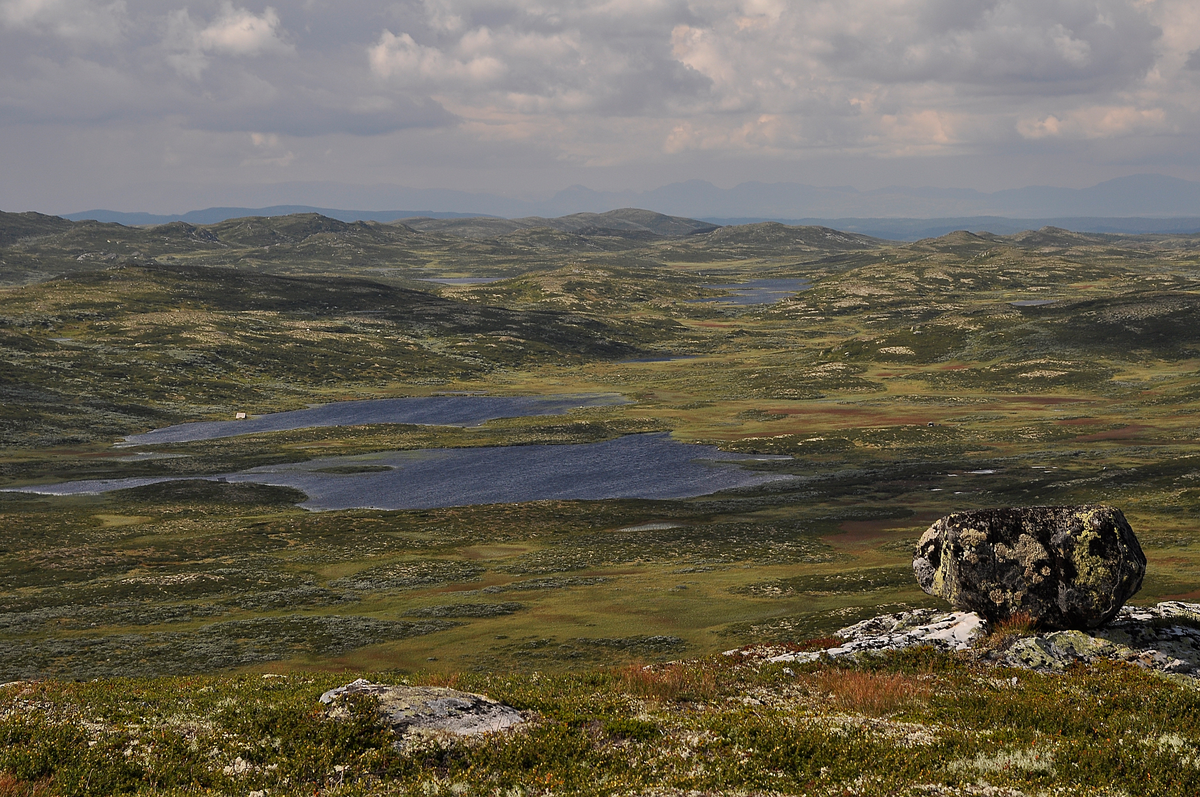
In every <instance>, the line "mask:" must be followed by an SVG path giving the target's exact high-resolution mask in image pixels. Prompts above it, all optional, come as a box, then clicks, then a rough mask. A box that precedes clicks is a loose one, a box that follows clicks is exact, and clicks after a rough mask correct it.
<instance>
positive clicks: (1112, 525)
mask: <svg viewBox="0 0 1200 797" xmlns="http://www.w3.org/2000/svg"><path fill="white" fill-rule="evenodd" d="M913 573H914V574H915V575H916V577H917V583H919V584H920V585H921V589H923V590H925V591H926V592H928V593H929V594H930V595H937V596H939V597H941V598H945V599H946V600H948V601H949V602H950V603H951V605H952V606H953V607H954V608H955V609H958V610H961V611H972V612H978V613H979V614H980V615H982V616H983V617H984V618H986V619H987V620H988V621H989V622H993V623H994V622H997V621H1000V620H1004V619H1006V618H1008V617H1010V616H1012V615H1014V614H1018V613H1028V614H1029V615H1031V616H1032V617H1033V618H1034V619H1035V620H1037V621H1038V623H1039V624H1040V626H1041V627H1043V628H1058V629H1079V630H1082V629H1087V628H1096V627H1098V626H1101V625H1103V624H1104V623H1106V622H1108V621H1109V620H1111V619H1112V618H1113V617H1115V616H1116V614H1117V612H1118V611H1119V610H1120V608H1121V606H1122V605H1124V603H1125V601H1126V600H1128V599H1129V598H1130V597H1131V596H1132V595H1133V594H1134V593H1136V592H1137V591H1138V590H1139V589H1140V588H1141V586H1142V577H1143V576H1144V575H1145V573H1146V556H1145V554H1143V553H1142V549H1141V546H1139V545H1138V541H1137V537H1135V536H1134V534H1133V530H1132V529H1131V528H1130V527H1129V523H1128V522H1126V520H1125V516H1124V515H1122V514H1121V510H1119V509H1115V508H1113V507H1109V506H1101V505H1087V506H1036V507H1017V508H1010V509H984V510H979V511H976V512H958V513H955V514H953V515H947V516H946V517H944V518H942V519H941V520H939V521H937V522H936V523H934V524H933V525H932V526H931V527H930V528H929V530H928V531H927V532H925V534H924V536H922V537H921V540H920V542H918V543H917V550H916V553H915V554H914V556H913Z"/></svg>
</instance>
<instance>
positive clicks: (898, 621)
mask: <svg viewBox="0 0 1200 797" xmlns="http://www.w3.org/2000/svg"><path fill="white" fill-rule="evenodd" d="M986 631H987V623H986V622H984V620H983V618H981V617H980V616H979V615H977V614H975V613H973V612H935V611H933V610H932V609H917V610H915V611H911V612H901V613H899V614H884V615H880V616H879V617H872V618H871V619H869V620H863V621H862V622H861V623H855V624H854V625H852V626H849V627H847V628H843V629H842V630H841V631H838V632H837V635H838V636H839V637H841V638H842V639H843V640H845V641H844V642H843V643H842V644H840V645H838V646H837V647H832V648H825V649H824V650H821V651H801V652H788V653H780V654H775V655H769V656H767V661H769V662H791V661H794V662H798V663H801V664H803V663H805V662H810V661H816V660H817V659H820V658H822V657H829V658H834V659H836V658H840V657H842V656H851V655H854V654H859V653H870V652H883V651H888V650H902V649H904V648H908V647H912V646H914V645H932V646H934V647H939V648H941V649H943V650H951V651H962V650H969V649H970V647H971V645H972V644H974V642H975V640H977V639H978V638H979V637H981V636H983V635H984V633H986ZM735 653H738V651H736V650H731V651H726V655H732V654H735Z"/></svg>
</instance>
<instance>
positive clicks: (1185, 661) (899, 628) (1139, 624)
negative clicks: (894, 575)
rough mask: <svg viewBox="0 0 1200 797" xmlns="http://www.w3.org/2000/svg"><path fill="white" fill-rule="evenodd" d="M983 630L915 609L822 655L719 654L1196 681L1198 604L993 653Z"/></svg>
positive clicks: (966, 615)
mask: <svg viewBox="0 0 1200 797" xmlns="http://www.w3.org/2000/svg"><path fill="white" fill-rule="evenodd" d="M987 631H988V627H987V621H985V620H984V619H983V618H981V617H980V616H979V615H977V614H974V613H972V612H950V613H938V612H935V611H933V610H932V609H916V610H914V611H908V612H900V613H898V614H884V615H880V616H879V617H873V618H871V619H870V620H864V621H862V622H861V623H857V624H855V625H852V626H848V627H846V628H843V629H842V630H840V631H838V632H837V636H838V637H840V638H841V639H842V642H841V643H840V644H839V645H837V646H835V647H830V648H825V649H824V650H819V651H803V652H795V651H781V650H779V649H778V648H776V647H773V646H769V645H763V646H758V647H755V648H738V649H737V650H730V651H726V655H729V656H733V655H736V656H738V657H740V658H741V660H742V661H755V660H757V661H761V662H765V663H774V662H794V663H797V664H805V663H808V662H813V661H818V660H820V659H827V658H832V659H837V658H842V657H849V658H851V659H853V658H857V657H860V656H863V655H868V656H869V655H871V654H877V653H884V652H887V651H896V650H903V649H904V648H909V647H913V646H915V645H932V646H935V647H940V648H942V649H943V650H948V651H954V652H957V653H959V654H960V655H963V656H968V657H970V658H973V659H975V660H977V661H981V662H984V663H988V664H993V665H999V666H1004V667H1017V668H1020V669H1025V670H1038V671H1041V672H1063V671H1065V670H1066V669H1067V668H1069V667H1070V666H1071V665H1073V664H1091V663H1094V662H1097V661H1101V660H1107V661H1119V662H1127V663H1129V664H1134V665H1137V666H1139V667H1142V668H1144V669H1147V670H1153V671H1155V672H1159V673H1163V674H1164V675H1167V676H1176V677H1178V676H1185V677H1187V678H1189V679H1200V604H1195V603H1182V602H1179V601H1165V602H1163V603H1160V604H1158V605H1157V606H1150V607H1132V606H1125V607H1122V608H1121V610H1120V611H1118V612H1117V616H1116V617H1114V618H1113V619H1112V620H1111V621H1110V622H1109V623H1108V624H1107V625H1105V626H1104V627H1102V628H1098V629H1094V630H1092V631H1078V630H1066V631H1044V632H1040V633H1030V634H1028V635H1027V636H1022V637H1018V638H1013V639H1009V640H1006V642H1005V644H1003V645H1000V646H995V647H994V646H992V645H990V644H989V638H988V637H987ZM1013 683H1014V685H1015V683H1016V681H1015V680H1014V682H1013Z"/></svg>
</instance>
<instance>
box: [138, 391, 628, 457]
mask: <svg viewBox="0 0 1200 797" xmlns="http://www.w3.org/2000/svg"><path fill="white" fill-rule="evenodd" d="M626 403H628V402H627V400H626V399H624V398H622V397H621V396H620V394H617V393H580V394H577V395H562V396H425V397H416V398H394V399H368V400H366V401H335V402H333V403H331V404H322V405H321V406H319V407H311V408H309V409H306V410H292V411H291V412H273V413H270V414H267V415H256V416H253V417H250V418H245V419H243V420H240V421H238V420H234V421H203V422H200V423H181V424H179V425H177V426H166V427H163V428H162V429H155V430H154V431H151V432H146V433H145V434H135V435H130V436H129V437H126V438H125V442H123V443H118V444H117V445H119V446H144V445H154V444H156V443H189V442H192V441H194V440H214V439H216V438H219V437H235V436H237V435H240V434H254V433H258V432H287V431H291V430H293V429H307V428H311V427H315V426H359V425H362V424H367V423H411V424H419V425H424V426H478V425H479V424H481V423H484V422H485V421H490V420H492V419H494V418H519V417H526V416H532V415H562V414H563V413H565V412H568V411H570V410H572V409H576V408H578V407H610V406H614V405H617V404H626Z"/></svg>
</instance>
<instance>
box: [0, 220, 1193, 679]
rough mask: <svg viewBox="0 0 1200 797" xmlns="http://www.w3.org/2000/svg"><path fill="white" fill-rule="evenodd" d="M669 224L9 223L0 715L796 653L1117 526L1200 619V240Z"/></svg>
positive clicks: (0, 465)
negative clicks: (939, 547)
mask: <svg viewBox="0 0 1200 797" xmlns="http://www.w3.org/2000/svg"><path fill="white" fill-rule="evenodd" d="M664 218H665V217H657V216H655V214H647V213H644V212H640V211H629V212H621V213H618V214H616V215H612V216H608V217H606V218H605V219H602V221H603V222H604V224H603V225H600V226H595V225H593V226H589V227H587V228H579V229H574V228H572V229H565V228H564V229H559V228H554V227H520V228H517V227H513V226H512V225H508V226H507V227H506V226H505V224H502V223H501V222H502V221H503V220H484V221H479V220H474V221H472V220H465V221H456V220H446V221H438V222H437V223H436V224H434V223H433V222H430V223H428V224H425V223H422V224H420V225H417V227H410V226H406V225H404V224H368V223H363V224H344V223H341V222H337V221H334V220H332V219H324V218H322V217H319V216H312V215H307V216H292V217H281V218H277V219H252V220H240V221H237V222H229V223H221V224H217V225H209V226H206V227H203V228H200V227H189V226H188V225H180V224H176V225H166V226H164V227H157V228H145V229H142V228H123V227H119V226H117V225H102V224H96V223H93V222H80V223H71V222H65V221H62V220H54V219H52V218H49V217H37V216H33V215H14V214H7V215H4V216H2V217H0V220H3V222H4V224H6V225H7V227H6V228H5V229H7V230H9V232H8V233H7V235H8V237H6V238H3V239H0V240H2V241H3V242H4V243H3V246H0V254H2V255H3V269H2V270H0V278H3V280H4V281H5V282H6V284H7V286H8V287H5V288H3V292H2V300H0V344H2V346H3V357H2V360H3V368H4V374H3V380H0V391H2V392H3V395H4V401H3V402H2V403H0V446H2V451H0V487H2V488H3V489H4V490H5V492H0V518H2V519H3V522H4V524H5V528H6V529H7V530H8V532H7V534H6V535H5V540H3V541H2V542H0V648H2V650H0V654H2V655H0V680H5V679H13V678H29V677H43V676H47V675H57V676H61V677H67V678H93V677H101V676H108V675H119V674H125V675H155V674H161V673H170V672H179V673H183V672H189V673H191V672H200V671H213V670H220V671H239V672H253V673H261V672H268V671H269V672H301V671H324V670H341V669H345V668H352V669H356V670H358V671H372V670H374V671H405V672H415V671H418V670H423V671H427V672H439V673H456V672H466V671H471V672H476V671H478V672H501V671H518V672H528V671H533V670H537V671H541V672H571V671H580V672H587V671H590V670H592V669H594V668H595V667H597V666H601V665H610V664H613V663H616V662H639V663H652V662H655V661H668V660H676V659H680V658H681V657H689V656H699V655H703V654H707V653H713V652H717V651H722V650H727V649H730V648H733V647H737V646H739V645H743V644H751V643H758V642H771V643H780V644H785V643H792V642H796V641H802V640H805V639H809V638H812V637H819V636H822V635H826V634H828V633H829V632H831V631H833V630H835V629H837V628H839V627H842V626H844V625H848V624H850V623H851V622H854V621H855V620H857V619H862V618H864V617H870V616H874V615H876V614H879V613H880V612H882V611H892V610H896V608H899V607H919V606H936V605H939V604H938V602H937V601H935V600H934V599H932V598H930V597H928V596H926V595H925V594H924V593H922V592H921V591H920V590H919V589H918V588H917V587H916V585H915V582H914V580H913V579H912V575H911V555H912V545H913V543H914V542H915V540H916V539H917V538H918V537H919V536H920V534H921V532H922V531H923V530H924V529H925V528H927V527H928V525H929V524H930V523H931V522H932V521H933V520H935V519H936V518H938V517H940V516H941V515H944V514H947V513H949V512H952V511H958V510H962V509H972V508H984V507H989V506H1004V505H1013V504H1032V503H1039V504H1059V503H1088V502H1108V503H1113V504H1116V505H1117V506H1119V507H1121V508H1122V509H1123V510H1124V511H1125V513H1126V516H1127V517H1128V518H1129V520H1130V522H1131V524H1132V525H1133V527H1134V529H1135V531H1136V532H1137V533H1138V535H1139V538H1140V539H1141V541H1142V545H1143V547H1144V549H1145V550H1146V553H1147V557H1148V559H1149V560H1150V564H1149V570H1148V573H1147V576H1146V580H1145V584H1144V587H1143V589H1142V592H1141V593H1139V594H1138V595H1137V596H1136V597H1135V599H1134V600H1135V602H1137V601H1145V602H1155V601H1158V600H1165V599H1168V598H1178V599H1184V600H1187V599H1195V596H1196V595H1197V594H1198V593H1197V590H1198V589H1200V588H1198V587H1197V584H1198V583H1200V538H1198V537H1197V535H1196V522H1197V518H1198V517H1200V488H1197V484H1200V461H1198V460H1197V457H1196V452H1195V440H1196V439H1197V438H1198V437H1200V425H1198V424H1197V420H1196V419H1197V417H1200V416H1198V414H1197V410H1198V406H1197V401H1198V400H1200V379H1198V377H1197V374H1198V373H1200V371H1198V369H1197V363H1198V362H1200V324H1198V323H1197V316H1198V311H1200V294H1197V293H1196V291H1195V285H1196V284H1197V281H1198V280H1200V238H1196V237H1194V236H1140V237H1139V236H1108V235H1081V234H1076V233H1070V232H1067V231H1063V230H1054V229H1047V230H1042V231H1036V232H1030V233H1022V234H1020V235H1013V236H994V235H986V234H980V235H976V234H970V233H953V234H951V235H947V236H944V237H942V238H937V239H929V240H925V241H919V242H916V243H912V244H893V243H888V242H884V241H878V240H875V239H869V238H865V237H862V236H853V235H842V234H833V233H832V231H829V230H824V229H821V228H804V227H785V226H783V225H778V224H756V225H745V226H741V227H725V228H719V229H716V230H713V229H711V225H709V226H707V227H706V226H704V225H700V226H699V227H697V226H696V224H687V223H684V221H686V220H684V221H680V220H671V219H666V220H665V221H664ZM485 222H486V223H485ZM697 224H698V223H697ZM604 225H608V226H604ZM622 225H623V226H622ZM418 227H419V228H418ZM681 229H682V230H686V231H687V234H684V233H680V232H675V230H681ZM109 255H113V257H112V258H109ZM463 275H473V277H479V278H481V279H483V280H488V281H486V282H484V281H476V280H475V279H474V278H472V281H471V282H470V283H462V281H461V280H462V279H463ZM430 278H432V279H440V280H443V281H441V282H428V281H426V280H428V279H430ZM748 285H757V286H759V288H760V289H761V292H760V293H759V294H757V296H756V297H755V296H744V297H736V296H733V297H731V296H726V297H724V298H725V299H736V300H737V301H738V302H741V300H742V299H747V302H746V303H738V304H726V303H722V302H712V301H698V300H705V299H712V298H717V297H714V296H713V290H714V289H713V287H712V286H743V287H744V286H748ZM722 290H734V288H722ZM776 294H778V295H776ZM1040 297H1045V300H1047V301H1048V300H1049V299H1050V297H1056V300H1055V301H1054V302H1052V303H1049V304H1041V303H1040V302H1042V301H1043V299H1042V298H1040ZM750 299H753V301H749V300H750ZM1028 302H1038V303H1037V304H1029V303H1028ZM521 397H526V398H521ZM528 397H541V398H537V399H533V398H528ZM617 397H621V398H620V399H618V398H617ZM505 402H509V404H505ZM514 402H515V403H514ZM531 402H532V403H531ZM539 402H540V403H539ZM314 405H318V406H314ZM481 407H485V408H488V409H486V410H484V411H476V410H475V409H471V410H469V411H468V410H467V409H464V408H481ZM331 408H332V409H331ZM401 408H405V409H404V410H403V412H401V411H400V409H401ZM417 408H424V409H422V410H421V411H420V412H418V411H417ZM451 408H454V410H453V412H454V413H460V410H461V414H449V413H450V409H451ZM349 410H353V411H354V413H352V414H343V413H346V412H348V411H349ZM426 410H428V413H427V414H422V413H423V412H425V411H426ZM360 411H361V412H360ZM237 412H247V413H248V414H249V416H250V417H248V418H246V419H243V420H234V416H235V413H237ZM331 413H332V414H331ZM156 430H157V431H156ZM120 444H123V446H122V445H120ZM697 452H700V453H699V454H697ZM584 453H586V456H577V455H582V454H584ZM598 453H600V454H603V456H595V455H596V454H598ZM739 456H746V457H750V459H738V457H739ZM220 479H224V481H220ZM407 479H412V480H411V481H405V480H407ZM93 480H103V481H107V482H108V483H109V484H112V485H120V486H124V489H116V490H112V491H110V492H105V493H100V494H83V493H78V492H77V491H76V494H69V495H45V494H36V493H29V492H10V491H11V490H18V491H19V490H43V489H45V488H46V487H47V486H48V485H61V484H64V483H71V482H87V481H93ZM604 485H608V487H605V486H604ZM614 485H615V486H614ZM610 488H611V490H610ZM730 488H732V489H730ZM477 502H479V503H477ZM482 502H491V503H482ZM450 504H455V505H450ZM309 508H313V509H322V510H324V511H310V509H309Z"/></svg>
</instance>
